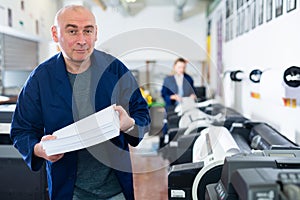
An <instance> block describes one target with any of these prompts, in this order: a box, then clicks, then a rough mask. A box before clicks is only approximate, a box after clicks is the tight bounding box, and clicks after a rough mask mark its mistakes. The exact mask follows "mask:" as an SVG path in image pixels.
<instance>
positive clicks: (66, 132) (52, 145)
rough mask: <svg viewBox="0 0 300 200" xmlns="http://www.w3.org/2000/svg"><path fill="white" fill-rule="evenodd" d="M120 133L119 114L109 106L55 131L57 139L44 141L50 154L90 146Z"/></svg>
mask: <svg viewBox="0 0 300 200" xmlns="http://www.w3.org/2000/svg"><path fill="white" fill-rule="evenodd" d="M119 134H120V122H119V115H118V113H117V112H116V111H115V110H114V109H113V105H112V106H109V107H107V108H105V109H103V110H101V111H99V112H97V113H95V114H92V115H90V116H88V117H86V118H84V119H81V120H79V121H77V122H75V123H73V124H70V125H69V126H66V127H64V128H62V129H60V130H57V131H55V132H54V133H53V135H55V136H56V137H57V138H56V139H55V140H46V141H42V145H43V148H44V149H45V151H46V154H47V155H48V156H50V155H55V154H60V153H66V152H70V151H75V150H79V149H83V148H86V147H90V146H92V145H95V144H99V143H101V142H104V141H107V140H109V139H111V138H113V137H116V136H118V135H119Z"/></svg>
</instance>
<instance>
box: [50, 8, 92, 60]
mask: <svg viewBox="0 0 300 200" xmlns="http://www.w3.org/2000/svg"><path fill="white" fill-rule="evenodd" d="M57 23H58V25H57V26H54V27H52V37H53V40H54V41H55V42H57V43H58V44H59V47H60V50H61V51H62V53H63V55H64V58H65V59H66V60H67V61H70V62H73V63H79V64H80V63H82V62H83V61H84V60H86V59H88V58H89V56H90V55H91V54H92V52H93V50H94V46H95V42H96V40H97V26H96V24H95V19H94V17H93V15H92V13H90V12H89V11H87V10H84V9H80V10H65V11H64V12H63V13H62V14H61V15H60V16H59V17H58V22H57Z"/></svg>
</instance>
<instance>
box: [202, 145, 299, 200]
mask: <svg viewBox="0 0 300 200" xmlns="http://www.w3.org/2000/svg"><path fill="white" fill-rule="evenodd" d="M247 168H275V169H276V168H278V169H300V150H295V149H293V150H287V149H283V150H262V151H256V152H254V153H251V154H238V155H234V156H231V157H226V158H225V161H224V166H223V169H222V173H221V178H220V180H219V181H218V182H216V183H212V184H209V185H207V186H206V194H205V196H206V199H207V200H219V199H222V200H238V196H237V193H236V191H235V189H234V188H233V185H232V178H233V176H232V175H233V174H234V173H235V171H236V170H238V169H247ZM197 192H198V193H199V191H197Z"/></svg>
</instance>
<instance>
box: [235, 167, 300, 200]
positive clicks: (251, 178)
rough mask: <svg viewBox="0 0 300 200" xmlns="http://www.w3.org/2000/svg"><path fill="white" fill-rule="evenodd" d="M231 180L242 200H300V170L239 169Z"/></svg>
mask: <svg viewBox="0 0 300 200" xmlns="http://www.w3.org/2000/svg"><path fill="white" fill-rule="evenodd" d="M231 180H232V185H233V188H234V190H235V192H236V194H237V197H238V199H240V200H250V199H259V198H265V199H286V200H297V199H300V187H299V186H300V169H274V168H247V169H238V170H236V171H235V172H233V174H232V177H231Z"/></svg>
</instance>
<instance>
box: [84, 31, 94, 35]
mask: <svg viewBox="0 0 300 200" xmlns="http://www.w3.org/2000/svg"><path fill="white" fill-rule="evenodd" d="M84 32H85V33H86V34H92V33H93V31H92V30H85V31H84Z"/></svg>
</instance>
